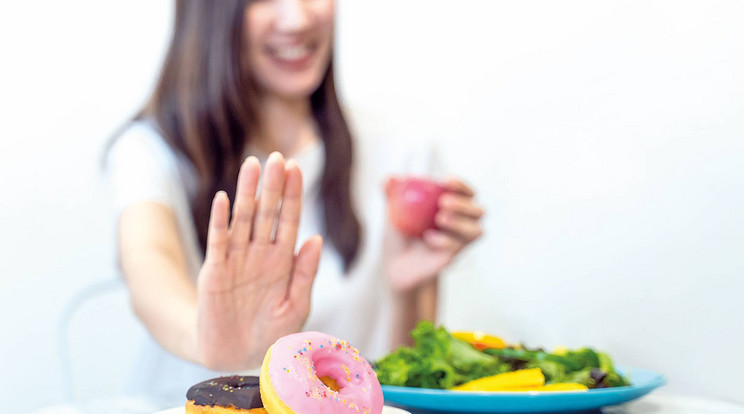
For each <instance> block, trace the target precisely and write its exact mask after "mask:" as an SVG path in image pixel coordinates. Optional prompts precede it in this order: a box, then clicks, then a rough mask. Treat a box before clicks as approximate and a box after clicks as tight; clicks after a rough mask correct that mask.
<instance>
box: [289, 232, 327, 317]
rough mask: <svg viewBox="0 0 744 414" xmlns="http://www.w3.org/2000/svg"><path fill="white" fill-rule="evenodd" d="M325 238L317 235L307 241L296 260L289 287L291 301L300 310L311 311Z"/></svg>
mask: <svg viewBox="0 0 744 414" xmlns="http://www.w3.org/2000/svg"><path fill="white" fill-rule="evenodd" d="M322 249H323V238H322V237H320V236H319V235H315V236H312V237H310V238H309V239H307V241H306V242H305V243H304V244H303V245H302V247H301V248H300V252H299V253H297V256H295V258H294V266H293V268H292V279H291V282H290V285H289V300H290V302H292V303H293V304H295V306H298V307H300V309H310V292H312V288H313V281H315V275H316V274H317V273H318V263H320V252H321V250H322Z"/></svg>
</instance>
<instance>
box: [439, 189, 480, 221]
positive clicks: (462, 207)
mask: <svg viewBox="0 0 744 414" xmlns="http://www.w3.org/2000/svg"><path fill="white" fill-rule="evenodd" d="M439 208H440V209H442V210H446V211H447V212H450V213H453V214H460V215H463V216H468V217H472V218H475V219H480V218H481V217H483V208H482V207H481V206H479V205H477V204H475V203H474V202H473V197H468V196H464V195H461V194H457V193H444V194H442V196H441V197H439Z"/></svg>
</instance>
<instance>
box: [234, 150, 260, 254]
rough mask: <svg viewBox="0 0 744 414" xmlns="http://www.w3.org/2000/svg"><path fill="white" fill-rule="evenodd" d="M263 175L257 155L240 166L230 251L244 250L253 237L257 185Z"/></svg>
mask: <svg viewBox="0 0 744 414" xmlns="http://www.w3.org/2000/svg"><path fill="white" fill-rule="evenodd" d="M260 176H261V164H260V163H259V162H258V159H257V158H256V157H252V156H251V157H248V158H247V159H246V160H245V161H244V162H243V165H242V166H241V167H240V174H239V175H238V188H237V190H236V192H235V205H234V207H233V215H232V221H231V223H230V251H236V252H243V251H245V249H246V248H247V247H248V242H249V241H250V238H251V227H252V225H253V215H254V213H255V211H256V186H258V178H259V177H260Z"/></svg>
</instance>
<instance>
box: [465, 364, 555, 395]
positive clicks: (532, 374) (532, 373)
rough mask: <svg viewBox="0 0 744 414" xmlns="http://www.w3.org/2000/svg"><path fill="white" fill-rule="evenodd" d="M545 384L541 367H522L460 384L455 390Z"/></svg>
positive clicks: (504, 389)
mask: <svg viewBox="0 0 744 414" xmlns="http://www.w3.org/2000/svg"><path fill="white" fill-rule="evenodd" d="M544 384H545V376H544V375H543V373H542V371H541V370H540V368H531V369H521V370H519V371H512V372H505V373H503V374H498V375H493V376H490V377H484V378H478V379H476V380H472V381H468V382H466V383H464V384H461V385H458V386H456V387H454V388H452V390H454V391H507V389H508V390H514V388H526V387H539V386H542V385H544Z"/></svg>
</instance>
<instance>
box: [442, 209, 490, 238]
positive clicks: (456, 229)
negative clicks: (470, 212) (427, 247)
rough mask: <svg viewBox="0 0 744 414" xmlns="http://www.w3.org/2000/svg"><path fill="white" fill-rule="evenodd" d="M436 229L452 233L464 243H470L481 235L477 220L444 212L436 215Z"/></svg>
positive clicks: (481, 231)
mask: <svg viewBox="0 0 744 414" xmlns="http://www.w3.org/2000/svg"><path fill="white" fill-rule="evenodd" d="M435 220H436V223H437V227H439V228H440V229H441V230H445V231H447V232H449V233H452V235H453V236H455V237H458V238H460V239H462V240H464V241H466V242H471V241H473V240H475V239H477V238H478V237H480V236H481V234H483V230H482V229H481V227H480V224H479V223H478V220H475V219H473V218H470V217H467V216H459V215H456V214H451V213H448V212H446V211H439V212H438V213H437V215H436V218H435Z"/></svg>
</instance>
